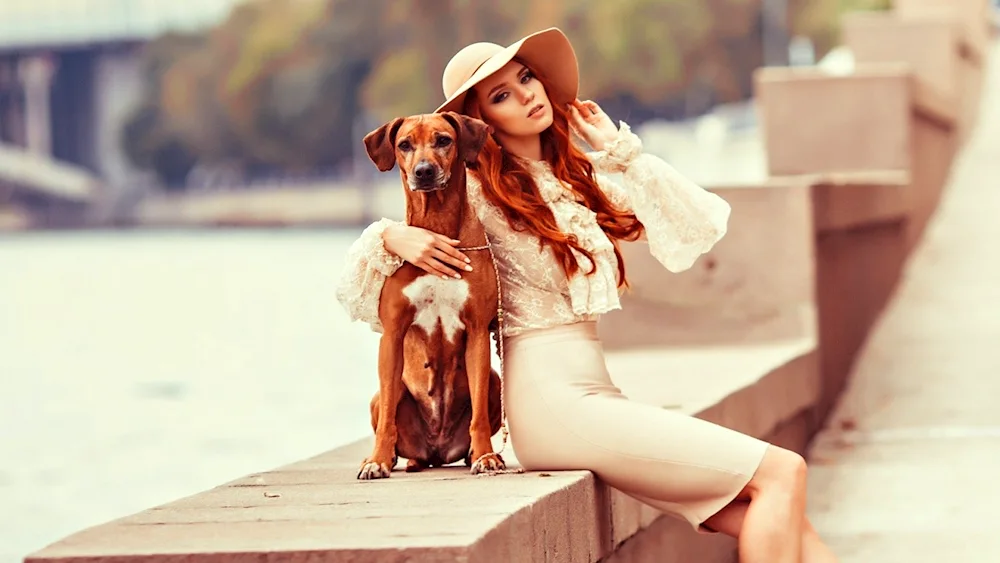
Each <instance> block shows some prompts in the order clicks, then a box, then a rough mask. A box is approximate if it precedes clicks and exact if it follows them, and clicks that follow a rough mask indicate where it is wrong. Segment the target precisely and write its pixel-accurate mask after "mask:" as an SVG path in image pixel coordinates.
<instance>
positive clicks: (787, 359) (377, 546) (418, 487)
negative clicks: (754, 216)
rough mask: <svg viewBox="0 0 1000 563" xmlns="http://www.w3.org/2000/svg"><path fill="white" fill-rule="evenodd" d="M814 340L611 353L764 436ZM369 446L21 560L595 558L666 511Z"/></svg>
mask: <svg viewBox="0 0 1000 563" xmlns="http://www.w3.org/2000/svg"><path fill="white" fill-rule="evenodd" d="M814 348H815V343H814V342H813V341H811V340H809V339H799V340H792V341H786V342H780V343H774V344H773V345H771V346H767V347H764V346H752V347H729V348H716V349H712V350H706V351H689V352H680V351H676V352H670V351H666V352H664V351H644V352H633V353H628V354H612V355H611V356H610V357H609V366H610V368H611V369H612V371H613V372H614V373H615V374H616V381H617V382H620V384H621V387H622V389H623V390H624V391H625V392H626V394H630V395H631V396H633V397H635V398H636V399H638V400H642V401H644V402H650V403H653V404H658V405H661V406H664V407H665V408H677V409H679V410H682V411H684V412H688V413H692V414H694V413H698V415H699V416H702V417H704V418H707V419H710V420H714V421H717V422H720V423H722V424H725V425H727V426H730V427H733V428H737V429H739V430H742V431H745V432H748V433H751V434H754V435H757V436H767V435H769V434H771V433H773V432H774V431H775V430H776V428H778V427H779V426H780V425H781V424H782V423H784V422H785V421H788V420H792V419H795V418H796V416H797V415H798V414H799V413H801V412H802V411H804V410H806V409H808V408H809V406H810V405H811V404H812V403H813V402H815V400H816V398H817V397H818V393H819V381H818V374H817V369H816V368H817V360H818V357H817V355H816V353H815V352H814ZM804 446H805V444H804V443H802V444H799V445H798V447H799V449H800V451H802V448H804ZM369 449H370V441H369V440H363V441H361V442H357V443H355V444H352V445H350V446H347V447H344V448H339V449H337V450H333V451H331V452H327V453H324V454H322V455H319V456H316V457H314V458H311V459H307V460H304V461H301V462H298V463H294V464H291V465H289V466H286V467H281V468H278V469H275V470H273V471H268V472H263V473H259V474H253V475H248V476H246V477H244V478H242V479H237V480H235V481H232V482H230V483H226V484H224V485H221V486H219V487H217V488H215V489H212V490H209V491H206V492H203V493H200V494H197V495H194V496H191V497H188V498H185V499H181V500H178V501H176V502H172V503H169V504H167V505H164V506H160V507H157V508H153V509H150V510H147V511H145V512H141V513H139V514H135V515H132V516H129V517H126V518H122V519H119V520H116V521H113V522H110V523H107V524H104V525H101V526H97V527H94V528H91V529H88V530H84V531H82V532H80V533H78V534H75V535H73V536H70V537H68V538H66V539H64V540H62V541H60V542H58V543H56V544H53V545H51V546H49V547H47V548H45V549H43V550H41V551H39V552H36V553H34V554H31V555H29V556H28V557H27V558H26V561H28V562H39V563H40V562H43V561H44V562H55V561H70V560H72V561H74V562H76V563H84V562H91V561H92V562H97V561H102V562H106V561H112V560H121V561H124V560H128V561H142V562H144V563H152V562H178V561H184V562H209V561H211V562H218V561H232V562H242V561H248V562H249V561H253V562H255V563H258V562H260V561H283V562H284V561H290V562H295V561H320V560H336V561H350V562H354V563H361V562H390V561H391V562H399V561H428V562H438V561H441V562H444V561H518V562H521V561H524V562H530V561H566V562H573V563H580V562H595V561H599V560H602V559H603V558H606V557H608V556H609V555H611V554H612V553H613V552H614V551H615V549H616V547H617V546H619V545H621V544H622V543H624V542H625V541H626V540H628V539H629V538H632V541H631V542H630V543H631V545H632V548H633V549H635V546H636V545H638V544H639V543H640V542H642V541H643V539H642V538H643V537H647V539H648V537H649V536H636V532H638V531H639V530H641V529H642V528H644V527H646V526H648V525H649V524H651V523H653V522H658V520H657V519H658V518H661V519H662V518H665V517H662V516H660V515H659V513H657V512H655V511H653V510H652V509H649V508H648V507H644V506H643V505H640V504H639V503H638V502H636V501H633V500H632V499H630V498H627V497H624V496H623V495H621V494H620V493H617V492H612V491H610V490H609V489H608V488H607V487H606V486H604V485H601V484H600V483H598V482H597V481H596V480H595V479H594V477H593V476H592V475H591V474H590V473H589V472H555V473H537V472H528V473H524V474H507V475H498V476H492V477H484V476H479V477H472V476H470V475H469V474H468V473H467V470H466V469H465V468H464V467H457V468H445V469H439V470H430V471H426V472H424V473H420V474H407V473H404V472H402V471H397V472H394V473H393V476H392V477H391V478H390V479H388V480H386V481H376V482H361V481H357V480H355V474H356V471H357V467H358V463H359V461H360V460H361V459H362V458H363V457H364V455H366V454H367V453H368V451H369ZM513 453H514V454H515V455H514V456H512V457H511V459H510V461H512V462H513V463H514V464H516V450H515V451H514V452H513ZM400 467H401V465H400ZM657 526H658V528H659V527H666V528H667V529H669V530H670V537H673V538H675V540H676V542H677V548H678V549H683V546H684V545H686V544H687V543H688V542H698V543H701V544H704V543H705V542H708V544H709V545H710V546H712V548H713V549H717V550H721V551H723V552H728V553H729V554H730V556H731V554H732V552H731V548H732V544H731V542H729V541H728V540H727V539H726V538H707V539H706V538H704V537H699V536H698V535H697V534H695V533H694V532H693V531H691V530H690V528H689V527H688V526H687V524H685V523H683V522H681V521H678V520H674V519H672V518H670V519H669V522H662V523H660V522H658V523H657ZM654 535H655V536H656V537H657V538H659V534H654ZM657 541H660V540H659V539H658V540H657ZM632 560H633V561H644V560H648V561H685V560H683V559H664V558H662V557H659V556H658V557H655V558H651V559H632ZM719 560H720V561H721V560H722V559H719Z"/></svg>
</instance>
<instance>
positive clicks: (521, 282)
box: [337, 122, 730, 336]
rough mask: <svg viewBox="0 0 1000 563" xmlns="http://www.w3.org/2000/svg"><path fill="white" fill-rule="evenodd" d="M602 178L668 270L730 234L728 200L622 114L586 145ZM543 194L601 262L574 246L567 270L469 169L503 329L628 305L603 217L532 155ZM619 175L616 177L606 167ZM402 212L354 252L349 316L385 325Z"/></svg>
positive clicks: (345, 284)
mask: <svg viewBox="0 0 1000 563" xmlns="http://www.w3.org/2000/svg"><path fill="white" fill-rule="evenodd" d="M588 157H589V158H590V159H591V162H593V164H594V168H595V171H596V173H597V180H598V185H599V187H600V189H601V190H602V191H604V193H605V194H607V196H608V197H609V199H610V200H611V201H612V203H614V204H615V205H616V206H617V207H618V208H619V209H622V210H628V211H631V212H632V213H635V215H636V217H637V218H638V219H639V221H640V222H641V223H642V225H643V226H644V227H645V230H646V239H647V241H648V243H649V249H650V252H651V254H652V255H653V257H655V258H656V259H657V261H659V262H660V263H661V264H662V265H663V266H664V267H665V268H667V269H668V270H670V271H671V272H681V271H684V270H686V269H688V268H690V267H691V266H692V265H693V264H694V262H695V260H697V259H698V257H699V256H701V255H702V254H704V253H705V252H707V251H709V250H710V249H711V248H712V247H713V246H714V245H715V243H716V242H718V241H719V239H721V238H722V237H723V236H724V235H725V233H726V228H727V224H728V222H729V214H730V207H729V204H728V203H727V202H726V201H725V200H723V199H722V198H720V197H719V196H718V195H716V194H713V193H711V192H708V191H705V190H704V189H702V188H701V187H699V186H698V185H696V184H695V183H694V182H692V181H691V180H689V179H688V178H685V177H684V176H683V175H681V174H680V173H678V172H677V171H676V170H675V169H674V168H673V167H672V166H670V165H669V164H667V163H666V162H664V161H663V160H661V159H659V158H657V157H655V156H653V155H650V154H646V153H643V152H642V142H641V141H640V139H639V137H638V136H636V135H635V134H634V133H632V131H631V130H630V128H629V126H628V125H627V124H626V123H624V122H621V124H620V129H619V133H618V136H617V137H616V138H615V139H614V140H613V141H612V142H611V143H609V144H608V145H607V146H606V147H605V150H603V151H599V152H593V153H589V154H588ZM526 162H527V167H528V170H529V171H530V172H531V173H532V175H533V176H534V179H535V182H536V184H537V185H538V189H539V192H540V194H541V196H542V199H543V200H544V201H545V202H546V203H547V204H548V205H549V207H550V209H551V210H552V213H553V215H554V216H555V218H556V222H557V224H558V225H559V227H560V229H562V230H563V232H565V233H570V234H573V235H575V236H576V237H577V240H578V242H579V244H580V246H582V247H583V248H586V249H587V250H588V251H589V252H590V253H591V254H592V255H593V257H594V261H595V262H596V269H595V272H594V273H592V274H590V275H587V272H589V271H590V270H591V264H590V262H589V260H588V259H587V257H586V256H584V255H583V254H580V253H578V252H575V251H574V254H575V255H576V258H577V261H578V263H579V264H580V270H579V271H578V272H577V273H576V274H575V275H573V276H572V277H570V278H567V276H566V275H565V273H564V272H563V269H562V266H560V264H559V262H558V261H557V260H556V258H555V255H554V254H553V252H552V250H551V249H549V248H548V247H545V248H540V246H539V242H538V238H537V237H535V236H533V235H531V234H529V233H523V232H518V231H515V230H514V229H512V228H511V227H510V226H509V225H508V223H507V220H506V219H505V218H504V216H503V214H502V212H501V211H500V210H499V209H498V208H497V207H495V206H494V205H492V204H490V203H489V202H488V201H487V200H486V198H485V196H484V194H483V192H482V186H481V185H480V184H479V182H478V181H477V180H476V178H475V177H474V176H473V175H472V174H469V175H468V184H467V185H468V199H469V204H470V206H471V207H472V208H473V209H475V210H476V212H477V214H478V216H479V219H480V220H481V221H482V223H483V226H484V228H485V229H486V233H487V237H488V238H489V240H490V242H491V243H492V245H493V251H494V255H495V256H496V260H497V266H498V269H499V273H500V277H501V289H502V293H503V306H504V326H503V335H504V336H513V335H516V334H518V333H521V332H523V331H525V330H530V329H536V328H547V327H552V326H558V325H562V324H568V323H573V322H579V321H587V320H595V319H597V318H598V317H599V316H600V315H601V314H602V313H606V312H608V311H612V310H615V309H619V308H621V303H620V302H619V297H620V292H619V289H618V263H617V260H616V258H615V252H614V246H613V245H612V243H611V241H610V240H609V238H608V237H607V235H605V234H604V231H603V230H601V228H600V226H599V225H598V223H597V216H596V214H595V213H594V212H593V211H591V210H590V209H589V208H588V207H586V206H585V205H583V204H581V203H579V202H577V200H576V199H575V198H574V196H573V192H572V191H571V190H570V189H569V188H567V186H566V185H564V184H563V183H562V182H561V181H560V180H559V179H558V178H556V177H555V175H554V174H553V173H552V170H551V169H550V168H549V166H548V164H547V163H546V162H544V161H526ZM619 173H620V174H621V175H622V181H621V183H618V182H616V181H614V180H612V179H610V178H609V177H608V176H609V175H611V174H619ZM401 223H402V222H399V221H392V220H390V219H381V220H379V221H376V222H375V223H373V224H371V225H369V226H368V227H367V228H366V229H365V230H364V231H363V232H362V234H361V236H360V237H359V238H358V239H357V240H356V241H355V242H354V243H353V245H352V246H351V247H350V249H349V250H348V253H347V262H346V266H345V269H344V272H343V274H342V276H341V278H340V281H339V283H338V286H337V299H338V300H339V301H340V303H341V305H342V306H343V307H344V308H345V309H346V310H347V312H348V314H349V316H350V317H351V319H352V320H362V321H364V322H366V323H368V324H369V325H370V326H371V328H372V330H374V331H375V332H382V326H381V323H380V321H379V318H378V301H379V296H380V294H381V292H382V285H383V283H384V282H385V280H386V278H387V277H389V276H391V275H392V274H393V273H394V272H395V271H396V270H397V269H398V268H399V267H400V266H401V265H402V263H403V261H402V260H401V259H400V258H399V257H397V256H395V255H393V254H392V253H390V252H388V251H386V249H385V246H384V245H383V242H382V232H383V231H384V230H385V229H386V227H388V226H389V225H392V224H401Z"/></svg>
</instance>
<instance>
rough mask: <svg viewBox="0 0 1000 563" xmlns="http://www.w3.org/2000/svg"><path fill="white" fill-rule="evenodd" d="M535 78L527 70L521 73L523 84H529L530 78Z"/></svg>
mask: <svg viewBox="0 0 1000 563" xmlns="http://www.w3.org/2000/svg"><path fill="white" fill-rule="evenodd" d="M532 78H534V76H532V74H531V73H530V72H526V73H524V74H522V75H521V84H527V83H528V81H529V80H531V79H532Z"/></svg>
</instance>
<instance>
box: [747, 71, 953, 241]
mask: <svg viewBox="0 0 1000 563" xmlns="http://www.w3.org/2000/svg"><path fill="white" fill-rule="evenodd" d="M755 81H756V84H757V88H758V93H759V95H758V101H757V103H758V105H759V106H758V107H759V108H760V113H761V116H762V121H763V124H764V125H763V126H764V130H765V134H764V136H765V142H766V145H767V152H768V167H769V171H770V173H771V174H773V175H777V176H784V175H802V174H816V173H821V174H828V173H845V172H855V171H857V172H868V171H878V172H880V173H885V172H891V171H898V172H901V173H907V174H909V176H910V178H911V180H912V182H911V186H910V188H909V189H908V190H906V194H907V198H906V204H907V207H908V209H909V213H910V221H909V222H908V223H907V228H908V229H909V234H908V238H909V244H910V247H911V248H912V247H913V246H915V245H916V243H917V242H918V241H919V240H920V238H921V236H922V234H923V231H924V229H925V228H926V225H927V223H928V221H929V220H930V218H931V216H932V215H933V213H934V210H935V209H936V207H937V203H938V201H939V198H940V195H941V191H942V190H943V188H944V186H945V184H946V183H947V178H948V175H949V173H950V170H951V164H952V161H953V158H954V154H955V152H956V150H957V148H958V146H959V138H958V134H957V133H958V130H957V124H958V103H957V98H955V97H949V96H948V95H946V94H944V93H942V92H941V91H939V90H937V89H936V88H934V87H933V86H932V85H931V84H929V83H927V82H925V81H924V80H922V79H921V78H920V77H919V76H917V75H915V72H914V70H913V68H912V67H911V66H910V65H909V64H907V63H888V62H884V63H865V64H862V65H859V66H858V68H857V69H856V72H854V73H852V74H850V75H846V76H831V75H829V74H826V73H824V72H823V71H821V70H819V69H812V68H809V69H795V68H792V69H783V68H782V69H779V68H774V69H770V68H769V69H761V70H760V71H758V72H757V73H756V76H755ZM802 115H810V116H813V115H818V116H821V117H819V118H816V119H808V120H803V119H801V116H802Z"/></svg>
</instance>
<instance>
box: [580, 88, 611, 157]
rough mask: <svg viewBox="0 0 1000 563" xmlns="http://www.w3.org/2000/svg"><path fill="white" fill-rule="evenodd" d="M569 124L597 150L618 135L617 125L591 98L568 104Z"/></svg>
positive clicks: (602, 148) (601, 148) (600, 149)
mask: <svg viewBox="0 0 1000 563" xmlns="http://www.w3.org/2000/svg"><path fill="white" fill-rule="evenodd" d="M569 125H570V127H572V128H573V132H574V133H576V134H577V135H579V137H580V138H581V139H583V140H584V141H586V142H587V144H588V145H590V146H591V147H593V148H594V150H598V151H602V150H604V146H605V145H606V144H608V143H610V142H611V141H613V140H614V138H615V137H617V136H618V127H616V126H615V124H614V122H613V121H611V118H610V117H608V114H606V113H604V111H603V110H602V109H601V106H599V105H597V103H595V102H593V101H591V100H587V101H585V102H581V101H580V100H575V101H574V102H573V103H571V104H570V105H569Z"/></svg>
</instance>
